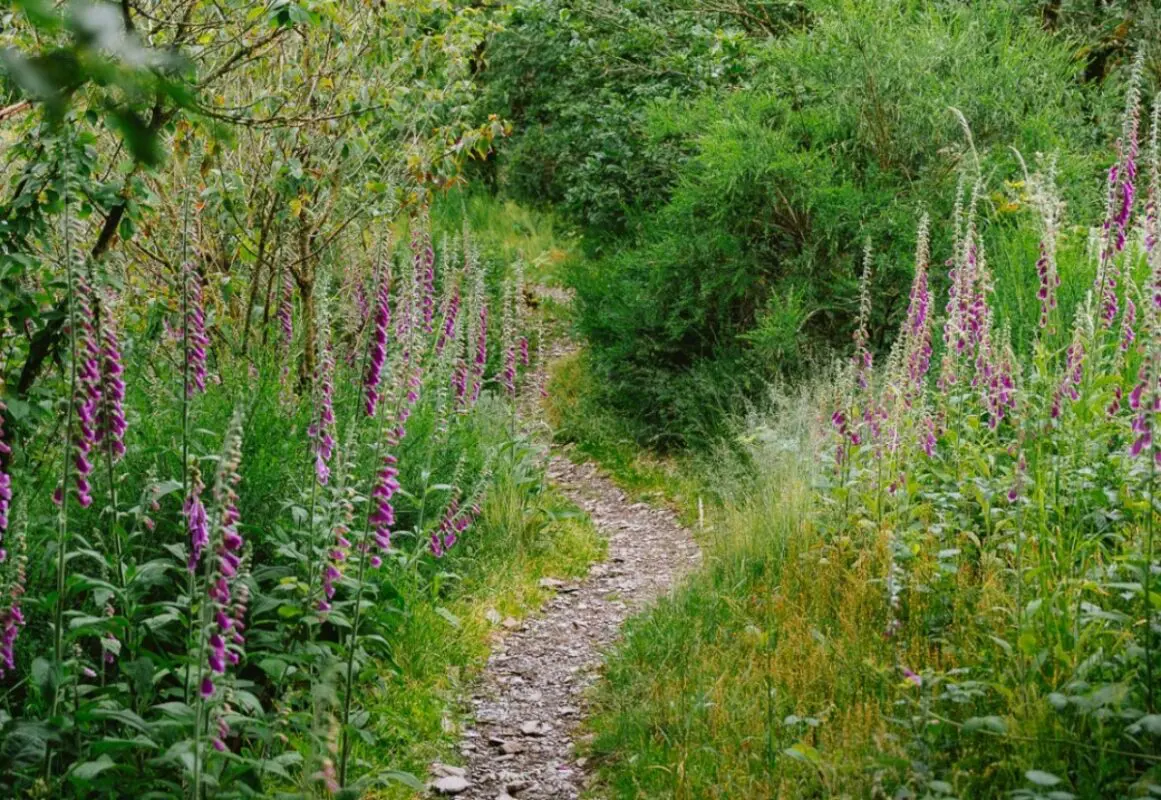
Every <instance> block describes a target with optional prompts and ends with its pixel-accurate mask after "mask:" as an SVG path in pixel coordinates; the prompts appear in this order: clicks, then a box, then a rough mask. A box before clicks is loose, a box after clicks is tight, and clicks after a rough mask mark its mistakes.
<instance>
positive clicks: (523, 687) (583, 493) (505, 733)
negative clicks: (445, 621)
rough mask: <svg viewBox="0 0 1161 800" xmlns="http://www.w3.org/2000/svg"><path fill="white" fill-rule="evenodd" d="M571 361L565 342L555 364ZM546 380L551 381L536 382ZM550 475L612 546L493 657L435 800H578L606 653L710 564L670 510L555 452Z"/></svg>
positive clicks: (560, 587) (560, 585)
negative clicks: (592, 703)
mask: <svg viewBox="0 0 1161 800" xmlns="http://www.w3.org/2000/svg"><path fill="white" fill-rule="evenodd" d="M567 352H568V344H567V343H561V345H560V346H558V347H557V348H555V349H554V353H553V355H554V356H556V357H559V356H560V355H562V354H565V353H567ZM543 380H544V375H543V373H542V374H540V375H537V376H535V377H534V380H533V383H534V384H535V385H537V386H541V385H543ZM548 476H549V479H550V480H551V481H552V482H553V483H554V484H555V485H556V486H557V487H558V488H559V489H560V490H561V491H562V492H563V493H564V494H565V495H567V496H568V498H569V499H570V500H572V501H573V502H574V503H576V504H577V506H579V507H580V508H581V509H583V510H584V511H585V512H586V513H587V514H588V515H589V516H590V517H591V518H592V521H593V523H594V524H595V525H596V527H597V530H598V531H599V532H600V533H601V534H602V535H603V536H604V537H605V538H606V539H607V540H608V560H607V561H605V562H603V563H598V564H595V565H593V567H592V569H591V570H590V571H589V573H588V575H587V576H585V577H584V578H583V579H581V580H579V581H575V582H564V581H558V580H554V579H551V578H546V579H544V580H543V581H541V585H542V586H544V587H546V588H550V589H554V590H555V596H554V597H553V598H552V599H551V600H550V601H549V602H548V603H547V604H546V605H545V606H544V607H543V608H542V609H541V611H540V613H539V614H538V615H535V616H532V617H529V618H528V619H526V620H524V621H523V622H522V623H520V626H519V627H516V628H515V629H514V630H512V632H510V633H509V634H508V635H507V636H506V637H505V638H504V639H503V640H502V641H501V642H500V643H498V644H497V645H496V647H495V648H494V649H493V651H492V654H491V656H490V658H489V659H488V663H487V666H486V667H485V669H484V672H483V674H482V676H481V677H480V680H479V682H478V684H477V686H476V690H475V693H474V694H473V696H472V699H471V702H472V705H473V706H474V716H473V723H472V724H471V725H470V726H469V727H468V728H467V729H466V730H465V731H464V733H463V738H462V741H461V744H460V751H461V753H462V755H463V758H464V761H465V764H466V766H465V767H463V768H449V767H445V766H443V765H435V766H434V773H435V774H434V778H433V783H432V786H433V790H434V793H435V794H436V795H437V796H438V795H443V796H448V795H454V796H457V797H461V798H468V799H469V800H509V798H519V800H524V799H525V798H562V799H565V798H577V797H580V794H581V792H582V790H583V788H584V784H585V764H584V761H583V759H578V757H577V756H576V754H575V753H574V751H573V736H574V734H575V731H576V727H577V725H578V724H579V722H580V721H581V719H582V718H583V717H584V713H585V690H586V689H587V688H588V687H590V686H591V685H592V684H593V683H594V682H595V681H596V680H597V677H598V675H599V668H600V665H601V661H602V656H603V654H604V653H605V652H606V651H607V650H608V648H609V647H610V645H612V644H613V643H614V641H615V640H616V639H617V637H618V635H619V633H620V628H621V624H622V623H623V622H624V621H625V619H626V618H628V617H629V616H631V615H632V614H634V613H636V612H638V611H640V610H642V609H643V608H645V607H646V606H647V605H648V604H649V603H650V602H651V601H652V600H654V599H656V598H657V597H659V596H660V595H662V594H664V593H665V592H666V591H667V590H668V589H669V588H670V587H672V586H673V585H674V583H675V582H676V581H677V580H678V578H679V577H680V576H681V575H682V574H684V573H686V572H687V571H689V570H690V569H691V568H692V567H693V566H695V565H696V564H697V562H698V561H699V559H700V557H701V554H700V552H699V550H698V547H697V545H696V544H695V543H694V541H693V538H692V536H691V535H690V533H689V531H688V530H686V529H685V528H683V527H682V526H681V525H680V524H679V523H678V521H677V518H676V516H675V515H674V514H673V512H672V511H670V510H669V509H665V508H658V507H654V506H650V505H647V504H645V503H632V502H630V501H629V500H628V499H627V498H626V496H625V494H624V492H622V491H621V490H620V489H618V488H617V487H616V486H614V485H613V483H612V482H611V481H610V480H609V479H608V478H606V477H604V476H603V475H601V474H600V473H599V472H598V470H597V469H596V467H594V466H593V465H592V464H580V465H578V464H573V463H572V462H570V461H569V460H568V459H566V458H564V457H562V456H561V455H559V454H556V453H554V454H553V455H552V456H551V457H550V460H549V463H548Z"/></svg>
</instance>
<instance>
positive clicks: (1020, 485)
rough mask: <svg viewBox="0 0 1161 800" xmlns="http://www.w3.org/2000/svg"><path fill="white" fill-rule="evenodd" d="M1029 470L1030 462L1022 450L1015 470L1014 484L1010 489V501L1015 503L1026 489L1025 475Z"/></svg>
mask: <svg viewBox="0 0 1161 800" xmlns="http://www.w3.org/2000/svg"><path fill="white" fill-rule="evenodd" d="M1027 472H1028V462H1027V461H1026V460H1025V458H1024V453H1023V451H1021V452H1020V457H1019V458H1018V459H1017V460H1016V468H1015V470H1013V475H1012V486H1011V487H1010V488H1009V489H1008V502H1009V503H1015V502H1016V501H1017V500H1018V499H1019V498H1020V494H1021V492H1022V491H1023V490H1024V476H1025V475H1026V474H1027Z"/></svg>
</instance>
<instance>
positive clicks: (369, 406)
mask: <svg viewBox="0 0 1161 800" xmlns="http://www.w3.org/2000/svg"><path fill="white" fill-rule="evenodd" d="M387 284H388V280H387V276H386V275H384V276H382V277H381V278H380V280H379V295H378V302H377V304H376V306H375V329H374V331H373V332H372V333H371V336H372V340H371V358H370V363H369V364H368V365H367V377H366V379H365V380H364V381H363V387H364V388H365V389H366V393H367V402H366V411H367V416H368V417H373V416H375V409H376V407H377V406H378V403H379V384H380V383H381V382H382V380H383V365H384V363H385V362H386V360H387V331H388V329H389V328H390V325H391V308H390V301H391V295H390V291H389V289H388V285H387Z"/></svg>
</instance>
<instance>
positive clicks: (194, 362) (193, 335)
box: [184, 263, 210, 397]
mask: <svg viewBox="0 0 1161 800" xmlns="http://www.w3.org/2000/svg"><path fill="white" fill-rule="evenodd" d="M184 280H185V286H186V306H187V308H186V316H185V327H186V332H187V334H188V336H189V341H188V342H187V343H186V348H187V351H186V352H187V355H186V366H187V369H188V370H189V376H190V382H189V385H188V386H187V387H186V394H187V395H188V396H189V397H193V396H194V394H196V393H199V392H204V391H205V390H206V348H208V347H209V346H210V339H209V337H208V336H206V309H205V298H204V295H203V293H202V282H201V277H200V276H199V275H198V274H197V270H196V269H194V265H193V264H192V263H189V264H186V265H185V270H184Z"/></svg>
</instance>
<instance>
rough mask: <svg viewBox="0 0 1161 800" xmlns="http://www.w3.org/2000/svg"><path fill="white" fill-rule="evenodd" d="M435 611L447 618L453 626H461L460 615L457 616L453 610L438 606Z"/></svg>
mask: <svg viewBox="0 0 1161 800" xmlns="http://www.w3.org/2000/svg"><path fill="white" fill-rule="evenodd" d="M435 613H437V614H439V615H440V616H441V617H443V618H444V619H445V620H447V622H448V624H449V625H451V626H452V627H453V628H459V627H460V625H461V624H462V623H461V622H460V618H459V617H457V616H456V615H455V614H453V613H452V612H450V611H448V610H447V609H446V608H444V607H443V606H436V609H435Z"/></svg>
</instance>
